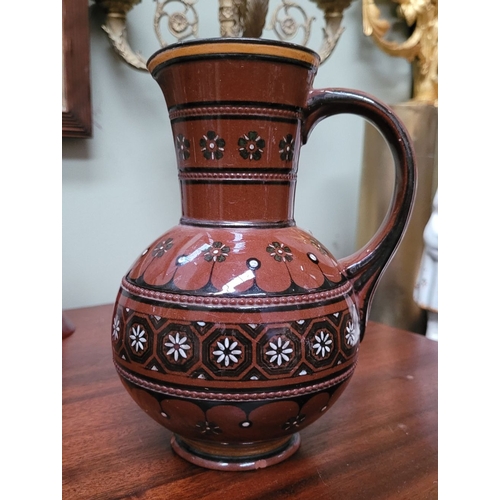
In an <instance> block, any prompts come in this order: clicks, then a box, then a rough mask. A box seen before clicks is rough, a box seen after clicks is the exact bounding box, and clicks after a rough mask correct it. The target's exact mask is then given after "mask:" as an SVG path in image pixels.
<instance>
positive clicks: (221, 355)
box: [213, 337, 242, 366]
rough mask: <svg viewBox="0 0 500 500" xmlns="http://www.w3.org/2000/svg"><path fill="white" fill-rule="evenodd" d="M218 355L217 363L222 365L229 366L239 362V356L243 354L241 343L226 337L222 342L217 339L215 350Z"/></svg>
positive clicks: (215, 354)
mask: <svg viewBox="0 0 500 500" xmlns="http://www.w3.org/2000/svg"><path fill="white" fill-rule="evenodd" d="M213 354H214V356H217V359H216V363H218V364H219V365H220V366H222V365H224V366H229V365H230V364H233V363H238V362H239V359H238V358H239V356H241V354H242V350H241V348H240V345H239V344H238V342H236V341H235V340H230V339H229V337H226V338H225V339H224V340H223V341H222V342H221V341H217V348H216V349H215V350H214V352H213Z"/></svg>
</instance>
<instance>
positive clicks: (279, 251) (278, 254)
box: [266, 241, 293, 262]
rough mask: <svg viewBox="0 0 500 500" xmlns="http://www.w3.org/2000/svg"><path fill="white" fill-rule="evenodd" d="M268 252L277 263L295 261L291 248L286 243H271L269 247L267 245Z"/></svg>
mask: <svg viewBox="0 0 500 500" xmlns="http://www.w3.org/2000/svg"><path fill="white" fill-rule="evenodd" d="M266 252H267V253H268V254H269V255H270V256H271V257H272V258H273V259H274V260H275V261H276V262H291V261H292V260H293V254H292V250H291V249H290V247H289V246H287V245H285V244H284V243H280V242H279V241H273V242H272V243H269V245H267V248H266Z"/></svg>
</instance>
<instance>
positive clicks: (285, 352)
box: [266, 337, 293, 366]
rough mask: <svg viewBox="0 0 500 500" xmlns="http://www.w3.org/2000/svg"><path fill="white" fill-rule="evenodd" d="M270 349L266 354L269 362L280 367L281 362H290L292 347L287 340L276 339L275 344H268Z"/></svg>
mask: <svg viewBox="0 0 500 500" xmlns="http://www.w3.org/2000/svg"><path fill="white" fill-rule="evenodd" d="M269 347H270V349H269V350H268V351H266V354H267V355H268V356H269V357H270V358H269V362H270V363H273V364H275V365H277V366H281V365H282V364H283V362H287V361H290V355H291V354H292V353H293V347H292V345H291V344H290V341H289V340H285V341H284V340H283V338H282V337H278V339H277V340H276V341H275V342H269Z"/></svg>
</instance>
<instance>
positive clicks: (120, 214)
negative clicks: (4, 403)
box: [62, 0, 411, 308]
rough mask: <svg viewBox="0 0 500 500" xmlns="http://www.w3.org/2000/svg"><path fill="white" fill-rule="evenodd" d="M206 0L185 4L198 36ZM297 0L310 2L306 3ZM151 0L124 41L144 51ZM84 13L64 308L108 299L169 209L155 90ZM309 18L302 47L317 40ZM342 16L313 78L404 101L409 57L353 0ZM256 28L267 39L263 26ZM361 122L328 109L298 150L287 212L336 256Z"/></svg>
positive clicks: (171, 166)
mask: <svg viewBox="0 0 500 500" xmlns="http://www.w3.org/2000/svg"><path fill="white" fill-rule="evenodd" d="M217 3H218V2H217V0H202V1H198V3H197V4H196V8H197V10H198V12H199V14H200V32H199V37H213V36H218V29H219V28H218V21H217ZM275 4H276V2H275V1H274V2H271V5H275ZM301 4H302V5H304V6H305V7H306V8H307V9H308V11H309V12H311V13H313V12H315V8H314V7H313V5H312V4H311V3H309V2H305V1H302V2H301ZM154 5H155V4H154V3H153V2H151V1H149V2H142V3H141V4H139V5H138V6H137V7H135V8H134V9H133V11H132V12H131V15H130V16H129V37H130V40H131V42H132V46H133V47H134V48H135V50H137V51H138V52H141V53H142V54H143V55H144V56H145V57H146V58H147V57H148V56H149V55H150V54H151V53H152V52H154V51H155V50H157V49H158V48H159V46H158V42H157V41H156V39H155V38H154V33H153V29H152V18H153V14H154ZM91 12H92V14H91V54H90V56H91V83H92V107H93V123H94V134H93V137H92V138H91V139H64V140H63V162H62V203H63V205H62V207H63V220H62V222H63V228H62V229H63V240H62V242H63V249H62V251H63V261H62V276H63V283H62V285H63V290H62V297H63V304H62V306H63V308H74V307H84V306H90V305H97V304H104V303H110V302H113V301H114V299H115V295H116V292H117V291H118V286H119V284H120V280H121V278H122V276H123V275H124V273H125V272H126V271H127V269H128V268H129V266H130V265H131V264H132V262H133V261H134V260H135V259H136V258H137V256H138V255H139V254H140V253H141V252H142V250H143V249H144V248H145V247H146V246H147V245H148V244H149V243H151V241H152V240H154V239H155V238H156V237H158V236H160V235H161V234H162V233H163V232H165V231H166V230H167V229H169V228H170V227H171V226H173V225H175V224H177V222H178V220H179V217H180V196H179V189H178V182H177V174H176V166H175V161H174V154H173V143H172V138H171V135H170V124H169V122H168V117H167V111H166V107H165V103H164V100H163V96H162V94H161V92H160V89H159V87H157V84H156V82H155V81H154V80H153V79H152V78H151V77H150V76H149V75H148V74H147V73H143V72H139V71H136V70H134V69H131V68H130V67H128V66H127V65H126V64H125V63H124V62H122V60H121V59H120V58H119V57H118V56H117V55H115V53H114V52H113V50H112V48H111V46H110V43H109V41H108V39H107V37H106V35H105V33H104V32H103V31H102V30H101V29H100V24H101V23H102V18H101V17H100V15H99V13H98V12H96V11H95V10H94V8H93V9H92V10H91ZM316 16H317V17H319V16H318V13H317V12H316ZM318 23H319V21H316V22H315V26H316V32H317V35H315V37H314V39H313V40H312V41H311V44H310V47H311V48H316V47H319V38H318V36H319V24H318ZM343 26H344V27H345V28H346V29H345V32H344V33H343V35H342V36H341V38H340V41H339V44H338V46H337V47H336V49H335V51H334V53H333V55H332V56H331V57H330V59H329V60H328V61H327V62H326V63H325V64H324V65H323V66H321V68H320V70H319V73H318V76H317V78H316V82H315V87H317V88H320V87H349V88H353V89H358V90H362V91H365V92H368V93H370V94H372V95H374V96H375V97H377V98H379V99H381V100H382V101H384V102H387V103H389V104H391V103H397V102H401V101H405V100H407V99H408V98H409V96H410V90H411V69H410V65H409V63H407V62H406V61H404V60H402V59H396V58H391V57H388V56H386V55H384V54H383V53H381V52H380V51H379V50H378V49H377V48H376V47H375V46H374V44H373V42H372V40H370V39H368V38H366V37H364V35H363V33H362V27H361V1H360V0H354V2H353V4H352V5H351V7H350V8H349V9H348V10H347V11H346V12H345V16H344V22H343ZM265 35H266V37H267V38H274V36H273V34H272V32H266V33H265ZM363 132H364V122H363V120H361V119H360V118H357V117H352V116H351V117H349V116H338V117H335V118H331V119H329V120H325V121H323V122H321V123H320V124H319V125H318V126H317V127H316V128H315V130H314V132H313V133H312V136H311V138H310V140H309V142H308V144H307V145H306V146H305V147H304V148H303V149H302V152H301V162H300V170H299V182H298V188H297V196H296V220H297V223H298V225H300V226H301V227H303V228H304V229H307V230H310V231H311V232H312V233H313V234H314V235H315V236H316V237H317V238H318V239H320V240H321V241H322V242H323V243H324V244H325V245H326V246H327V247H328V248H329V249H330V250H331V251H332V252H333V253H334V255H336V257H343V256H345V255H348V254H349V253H350V252H352V251H353V250H354V249H355V240H356V220H357V207H358V193H359V180H360V172H361V159H362V144H363Z"/></svg>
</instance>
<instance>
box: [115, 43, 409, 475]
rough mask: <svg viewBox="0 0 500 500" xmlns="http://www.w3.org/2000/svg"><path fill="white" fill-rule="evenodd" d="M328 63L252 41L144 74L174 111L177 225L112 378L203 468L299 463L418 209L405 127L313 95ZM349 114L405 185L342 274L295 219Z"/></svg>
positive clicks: (140, 273)
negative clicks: (383, 148) (304, 169)
mask: <svg viewBox="0 0 500 500" xmlns="http://www.w3.org/2000/svg"><path fill="white" fill-rule="evenodd" d="M318 63H319V58H318V56H317V55H316V54H314V53H312V52H311V51H308V50H306V49H302V48H300V47H296V46H294V45H290V44H283V43H275V42H267V41H258V42H253V41H249V40H242V39H237V40H234V39H231V40H221V39H216V40H209V41H206V43H201V42H199V41H197V42H193V43H183V44H178V45H175V46H170V47H168V48H166V49H164V50H162V51H159V52H157V53H156V54H154V55H153V56H152V57H151V58H150V60H149V61H148V68H149V70H150V71H151V73H152V75H153V77H154V78H155V79H156V80H157V82H158V83H159V85H160V87H161V88H162V90H163V92H164V95H165V99H166V103H167V107H168V110H169V115H170V120H171V124H172V132H173V137H174V143H175V148H176V156H177V164H178V169H179V181H180V185H181V195H182V218H181V221H180V224H179V225H178V226H176V227H174V228H172V229H170V230H169V231H167V232H166V233H165V234H163V235H162V236H160V237H159V238H158V239H157V240H155V241H154V242H153V243H152V244H151V245H150V246H149V247H148V248H146V249H145V250H144V252H143V253H142V255H141V256H140V257H139V258H138V259H137V261H136V262H135V263H134V264H133V266H132V267H131V268H130V270H129V272H128V273H127V274H126V276H125V277H124V278H123V281H122V286H121V288H120V291H119V293H118V297H117V301H116V305H115V311H114V316H113V328H112V343H113V353H114V362H115V366H116V369H117V371H118V374H119V375H120V377H121V380H122V382H123V384H124V385H125V387H126V389H127V391H128V392H129V393H130V395H131V396H132V397H133V399H134V400H135V401H136V402H137V403H138V404H139V406H140V407H141V408H143V409H144V410H145V411H146V412H147V413H148V414H149V415H150V416H151V417H152V418H153V419H155V420H156V421H157V422H159V423H160V424H162V425H164V426H165V427H167V428H168V429H170V430H172V431H173V432H174V433H175V437H174V438H173V441H172V446H173V449H174V450H176V452H177V453H179V454H180V455H181V456H183V457H184V458H187V459H188V460H190V461H192V462H193V463H196V464H198V465H202V466H204V467H208V468H215V469H229V470H247V469H253V468H260V467H265V466H268V465H272V464H275V463H278V462H280V461H282V460H284V459H286V458H288V457H289V456H290V455H292V454H293V453H295V451H296V450H297V449H298V446H299V442H300V439H299V437H298V434H297V432H298V431H299V430H300V429H302V428H304V427H306V426H307V425H309V424H310V423H312V422H314V421H315V420H316V419H317V418H319V417H320V416H321V415H322V414H323V413H324V412H325V411H326V410H328V408H330V407H331V405H332V404H333V403H334V402H335V401H336V399H337V398H338V397H339V396H340V394H341V393H342V392H343V390H344V389H345V387H346V386H347V384H348V383H349V381H350V379H351V377H352V374H353V372H354V369H355V367H356V363H357V358H358V351H359V343H360V341H361V336H362V333H363V331H364V328H365V324H366V315H367V314H366V313H367V308H368V305H369V299H370V296H371V292H372V291H373V289H374V286H375V283H376V280H377V278H378V276H379V275H380V273H381V272H382V270H383V268H384V266H385V264H386V263H387V261H388V259H389V258H390V256H391V255H392V253H393V252H394V250H395V248H396V246H397V244H398V241H399V239H400V238H401V235H402V232H403V231H404V227H405V224H406V220H407V218H408V216H409V211H410V209H411V202H412V196H413V194H412V193H413V189H414V173H413V160H412V150H411V146H410V143H409V140H408V138H407V136H406V135H405V134H406V133H405V131H404V129H403V128H402V125H401V124H400V123H399V121H398V120H397V118H396V117H394V116H392V115H390V113H389V112H388V108H386V107H385V106H383V105H381V104H380V103H378V102H377V101H375V100H374V99H373V98H370V97H369V96H365V95H364V94H361V93H356V92H352V91H345V90H333V89H329V90H322V91H313V90H311V86H312V82H313V78H314V75H315V73H316V71H317V67H318ZM344 112H347V113H349V112H353V113H356V114H359V115H361V116H364V117H366V118H367V119H370V120H372V121H373V122H374V123H375V124H376V125H377V126H379V128H380V130H381V131H382V133H383V134H384V136H386V137H387V139H388V142H389V144H390V145H391V147H392V148H393V150H394V157H395V161H396V170H397V182H396V186H395V201H394V203H393V206H392V207H391V210H390V213H389V217H388V219H387V220H386V222H385V223H384V224H383V226H382V228H381V230H380V231H379V233H377V235H375V236H374V238H373V240H372V242H370V243H369V245H368V246H367V247H366V248H365V249H364V250H363V251H362V252H361V253H358V254H356V255H355V256H351V257H348V258H347V259H343V260H342V261H340V262H339V261H337V260H336V259H335V258H334V257H333V256H332V255H331V254H330V252H328V250H326V249H325V247H324V246H323V245H322V244H321V243H320V242H318V241H317V240H316V239H314V238H313V237H311V235H310V234H308V233H306V232H305V231H303V230H301V229H300V228H297V227H295V221H294V219H293V206H294V193H295V183H296V175H297V166H298V159H299V153H300V147H301V145H302V144H303V143H304V142H305V140H306V139H307V136H308V134H309V132H310V131H311V130H312V128H313V127H314V124H315V123H317V122H318V121H319V120H321V119H323V118H325V117H326V116H330V115H334V114H337V113H344ZM370 245H371V246H370ZM372 247H373V249H372Z"/></svg>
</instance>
